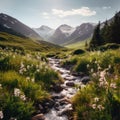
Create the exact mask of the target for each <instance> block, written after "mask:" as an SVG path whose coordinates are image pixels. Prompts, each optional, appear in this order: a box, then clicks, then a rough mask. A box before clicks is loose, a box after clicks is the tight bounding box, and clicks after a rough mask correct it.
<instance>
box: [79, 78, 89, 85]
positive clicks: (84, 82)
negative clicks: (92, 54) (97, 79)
mask: <svg viewBox="0 0 120 120" xmlns="http://www.w3.org/2000/svg"><path fill="white" fill-rule="evenodd" d="M89 81H90V77H89V76H85V77H83V78H82V79H81V82H82V83H83V84H86V83H88V82H89Z"/></svg>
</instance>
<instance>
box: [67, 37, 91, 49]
mask: <svg viewBox="0 0 120 120" xmlns="http://www.w3.org/2000/svg"><path fill="white" fill-rule="evenodd" d="M86 41H87V42H88V43H89V41H90V39H87V40H84V41H80V42H76V43H73V44H69V45H66V46H65V47H67V48H71V49H74V48H81V49H84V48H85V42H86Z"/></svg>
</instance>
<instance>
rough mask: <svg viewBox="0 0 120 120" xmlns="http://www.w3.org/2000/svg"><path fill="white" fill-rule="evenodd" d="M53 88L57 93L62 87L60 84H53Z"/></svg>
mask: <svg viewBox="0 0 120 120" xmlns="http://www.w3.org/2000/svg"><path fill="white" fill-rule="evenodd" d="M53 90H54V91H55V92H56V93H59V92H61V91H62V90H63V87H62V86H61V85H58V84H57V85H54V86H53Z"/></svg>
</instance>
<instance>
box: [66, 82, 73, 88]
mask: <svg viewBox="0 0 120 120" xmlns="http://www.w3.org/2000/svg"><path fill="white" fill-rule="evenodd" d="M66 85H67V86H70V87H74V86H75V83H74V82H66Z"/></svg>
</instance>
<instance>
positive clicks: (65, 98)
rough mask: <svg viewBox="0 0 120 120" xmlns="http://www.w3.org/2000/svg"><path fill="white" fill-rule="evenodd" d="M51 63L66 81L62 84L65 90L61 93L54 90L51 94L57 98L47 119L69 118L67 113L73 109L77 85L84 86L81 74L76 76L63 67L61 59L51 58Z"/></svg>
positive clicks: (46, 115) (65, 119) (66, 119)
mask: <svg viewBox="0 0 120 120" xmlns="http://www.w3.org/2000/svg"><path fill="white" fill-rule="evenodd" d="M48 60H49V65H50V66H51V68H52V69H54V70H55V71H58V72H59V73H60V75H61V77H62V78H63V79H64V83H63V84H61V87H62V88H63V90H62V91H61V92H59V93H55V92H52V93H51V95H52V97H53V99H54V100H55V105H54V106H53V107H52V109H51V110H50V111H49V112H48V113H46V114H45V115H44V116H45V120H69V118H68V116H67V114H69V112H70V111H72V110H73V108H72V104H71V102H70V99H71V98H72V97H73V96H74V95H75V94H76V92H77V91H78V90H79V88H76V87H75V86H76V85H77V86H84V85H83V84H82V82H81V79H82V78H81V77H80V76H77V77H76V76H74V75H72V74H71V73H70V70H67V69H65V68H62V67H61V66H60V59H54V58H49V59H48Z"/></svg>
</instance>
